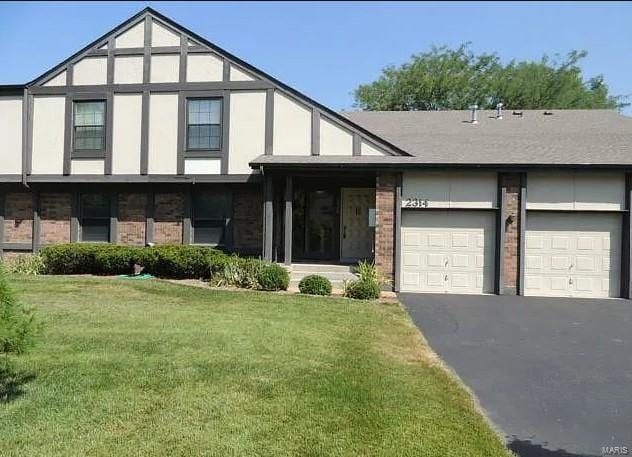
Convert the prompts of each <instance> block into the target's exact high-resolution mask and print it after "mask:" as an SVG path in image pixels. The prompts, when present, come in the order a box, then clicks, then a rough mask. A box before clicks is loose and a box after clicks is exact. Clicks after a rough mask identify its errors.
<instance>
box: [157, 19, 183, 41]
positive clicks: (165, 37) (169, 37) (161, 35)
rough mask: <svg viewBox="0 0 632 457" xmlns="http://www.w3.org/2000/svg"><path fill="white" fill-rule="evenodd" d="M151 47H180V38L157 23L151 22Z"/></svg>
mask: <svg viewBox="0 0 632 457" xmlns="http://www.w3.org/2000/svg"><path fill="white" fill-rule="evenodd" d="M151 45H152V47H156V46H180V37H179V36H178V35H176V34H175V33H173V32H172V31H171V30H168V29H167V28H166V27H164V26H162V25H161V24H160V23H159V22H158V21H153V23H152V24H151Z"/></svg>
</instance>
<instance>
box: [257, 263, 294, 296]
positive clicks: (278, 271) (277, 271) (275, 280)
mask: <svg viewBox="0 0 632 457" xmlns="http://www.w3.org/2000/svg"><path fill="white" fill-rule="evenodd" d="M257 282H258V283H259V287H260V288H261V289H263V290H287V286H288V285H289V284H290V275H289V274H288V272H287V270H286V269H285V268H283V267H282V266H281V265H277V264H276V263H273V264H269V265H265V266H264V267H262V268H261V270H260V271H259V273H258V274H257Z"/></svg>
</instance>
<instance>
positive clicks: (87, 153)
mask: <svg viewBox="0 0 632 457" xmlns="http://www.w3.org/2000/svg"><path fill="white" fill-rule="evenodd" d="M94 102H99V103H102V104H103V126H102V127H103V146H102V148H101V149H78V148H76V147H75V145H76V135H75V129H76V127H77V126H76V124H75V121H76V119H75V116H76V106H77V104H78V103H94ZM71 109H72V113H71V116H70V119H71V122H70V135H71V146H70V150H71V153H72V158H75V159H82V158H89V159H105V155H106V150H107V144H108V109H109V107H108V100H107V98H106V97H100V96H99V97H89V98H83V97H81V98H79V97H77V98H74V99H73V100H72V107H71Z"/></svg>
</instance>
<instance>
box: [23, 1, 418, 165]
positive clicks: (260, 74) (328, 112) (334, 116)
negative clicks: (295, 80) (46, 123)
mask: <svg viewBox="0 0 632 457" xmlns="http://www.w3.org/2000/svg"><path fill="white" fill-rule="evenodd" d="M148 15H149V16H151V17H152V18H153V19H157V20H158V21H159V22H162V23H163V24H165V25H167V26H168V27H170V28H172V29H174V30H176V31H178V32H179V33H182V34H184V35H185V36H187V38H189V39H191V40H193V41H195V42H197V43H199V44H200V45H202V46H204V47H206V48H208V49H209V50H210V51H212V52H214V53H216V54H219V55H220V56H222V57H224V58H226V59H227V60H228V61H229V62H231V63H233V64H235V65H237V66H239V67H242V68H244V69H245V70H247V71H249V72H250V73H252V74H253V75H254V76H256V77H257V78H260V79H261V80H263V81H267V82H269V83H271V84H272V85H274V86H275V87H277V88H279V89H281V90H282V91H284V92H285V93H286V94H288V95H290V96H292V97H294V98H295V99H296V100H298V101H299V102H302V103H303V104H305V105H308V106H310V107H313V108H316V109H318V110H319V111H320V112H321V113H322V114H323V115H324V116H325V117H327V118H329V119H331V120H332V121H334V122H336V123H338V124H341V125H343V126H346V127H350V128H351V129H352V130H355V131H357V132H358V133H360V134H362V135H363V136H365V137H366V138H367V139H369V140H371V141H373V142H375V143H376V144H378V145H381V146H382V147H383V148H385V149H386V150H387V151H389V152H390V153H391V154H393V155H403V156H407V155H409V154H408V153H407V152H405V151H403V150H401V149H400V148H398V147H397V146H395V145H393V144H391V143H389V142H388V141H385V140H384V139H383V138H380V137H379V136H378V135H376V134H375V133H373V132H371V131H369V130H367V129H365V128H364V127H362V126H360V125H357V124H355V123H354V122H353V121H352V120H350V119H348V118H346V117H345V116H342V115H340V114H339V113H337V112H336V111H334V110H332V109H330V108H327V107H326V106H324V105H322V104H320V103H318V102H317V101H315V100H313V99H312V98H310V97H308V96H306V95H304V94H302V93H301V92H299V91H298V90H296V89H294V88H292V87H290V86H288V85H287V84H285V83H283V82H281V81H279V80H278V79H276V78H274V77H272V76H270V75H269V74H267V73H265V72H264V71H262V70H260V69H258V68H257V67H255V66H253V65H251V64H249V63H248V62H246V61H244V60H242V59H240V58H239V57H237V56H235V55H233V54H231V53H230V52H228V51H226V50H224V49H222V48H220V47H219V46H217V45H215V44H214V43H211V42H210V41H208V40H207V39H206V38H204V37H202V36H200V35H198V34H197V33H195V32H192V31H191V30H189V29H187V28H186V27H183V26H182V25H180V24H178V23H177V22H175V21H173V20H172V19H170V18H168V17H166V16H164V15H162V14H161V13H159V12H158V11H156V10H154V9H152V8H150V7H147V8H145V9H143V10H141V11H139V12H138V13H137V14H135V15H134V16H132V17H131V18H129V19H127V20H126V21H125V22H123V23H121V24H120V25H118V26H117V27H115V28H114V29H112V30H110V31H109V32H107V33H106V34H104V35H102V36H101V37H99V38H97V39H96V40H94V41H93V42H92V43H90V44H88V45H87V46H85V47H84V48H82V49H81V50H79V51H78V52H76V53H75V54H73V55H72V56H70V57H69V58H67V59H66V60H64V61H63V62H61V63H60V64H58V65H56V66H55V67H53V68H52V69H50V70H49V71H47V72H45V73H44V74H42V75H41V76H39V77H37V78H35V79H34V80H33V81H31V82H29V83H27V84H26V86H27V87H30V86H33V85H36V84H39V83H41V82H43V81H46V80H47V79H49V78H50V77H51V76H53V75H55V73H57V72H59V71H61V70H62V69H63V68H64V67H65V66H67V65H68V64H69V63H71V62H73V61H76V60H78V59H79V58H80V57H82V56H83V55H85V54H88V53H89V52H90V51H92V50H96V49H98V48H99V47H100V46H101V45H103V44H104V42H107V40H108V38H109V37H111V36H115V35H118V34H120V33H121V32H123V31H125V30H126V29H128V28H130V27H131V26H133V25H135V24H136V23H138V22H139V21H140V20H141V19H142V18H144V17H146V16H148Z"/></svg>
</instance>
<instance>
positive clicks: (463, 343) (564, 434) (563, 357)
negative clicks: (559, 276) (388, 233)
mask: <svg viewBox="0 0 632 457" xmlns="http://www.w3.org/2000/svg"><path fill="white" fill-rule="evenodd" d="M400 300H401V301H402V303H403V304H404V305H405V307H406V308H407V309H408V311H409V313H410V315H411V317H412V319H413V321H414V322H415V324H416V325H417V326H418V327H419V328H420V329H421V330H422V332H423V333H424V335H425V336H426V338H427V339H428V341H429V343H430V345H431V346H432V347H433V349H434V350H435V351H436V352H437V353H438V354H439V355H440V356H441V358H442V359H443V360H444V361H445V362H446V363H447V364H448V365H450V366H451V367H452V368H453V369H454V370H455V371H456V373H457V374H458V375H459V376H460V377H461V379H463V381H464V382H465V383H466V384H467V385H469V386H470V388H471V389H472V390H473V391H474V393H475V394H476V396H477V397H478V399H479V401H480V403H481V405H482V407H483V409H484V410H485V411H486V412H487V414H488V416H489V418H490V419H491V420H492V422H494V424H495V425H496V426H497V427H498V428H499V429H500V430H501V431H502V432H503V433H504V434H505V435H506V438H507V442H508V445H509V447H510V448H511V449H512V450H513V451H514V452H516V453H517V454H518V455H520V456H521V457H532V456H533V457H535V456H538V457H547V456H549V457H553V456H555V457H579V456H582V457H584V456H601V455H602V446H627V448H628V450H629V455H632V301H627V300H589V299H558V298H534V297H511V296H503V297H499V296H465V295H425V294H401V295H400Z"/></svg>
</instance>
